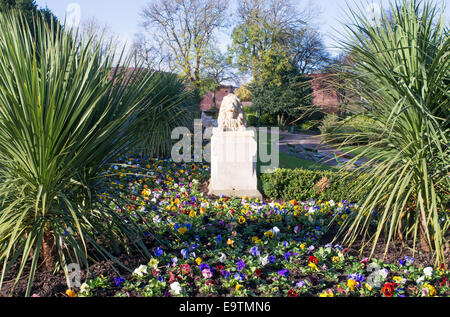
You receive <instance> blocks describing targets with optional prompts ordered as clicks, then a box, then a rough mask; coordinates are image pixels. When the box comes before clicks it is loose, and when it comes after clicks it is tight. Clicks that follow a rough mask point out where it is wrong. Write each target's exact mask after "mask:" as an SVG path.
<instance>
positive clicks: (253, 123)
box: [247, 114, 258, 127]
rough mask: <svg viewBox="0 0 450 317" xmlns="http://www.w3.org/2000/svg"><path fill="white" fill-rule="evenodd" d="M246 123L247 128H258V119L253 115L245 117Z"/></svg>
mask: <svg viewBox="0 0 450 317" xmlns="http://www.w3.org/2000/svg"><path fill="white" fill-rule="evenodd" d="M247 121H248V126H249V127H257V126H258V117H257V116H255V115H254V114H249V115H247Z"/></svg>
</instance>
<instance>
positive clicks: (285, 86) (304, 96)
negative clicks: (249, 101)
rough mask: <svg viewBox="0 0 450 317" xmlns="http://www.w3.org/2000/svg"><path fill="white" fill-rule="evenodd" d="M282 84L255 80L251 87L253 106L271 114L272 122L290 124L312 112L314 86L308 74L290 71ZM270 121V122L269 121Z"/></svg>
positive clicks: (263, 112)
mask: <svg viewBox="0 0 450 317" xmlns="http://www.w3.org/2000/svg"><path fill="white" fill-rule="evenodd" d="M282 79H283V82H282V83H281V85H273V84H272V83H271V82H270V81H267V82H253V83H252V84H251V85H250V86H249V89H250V91H251V93H252V96H253V107H254V108H256V109H258V110H260V111H261V113H262V114H263V115H264V116H270V117H271V119H269V120H270V121H273V122H270V123H275V125H283V126H286V125H289V124H291V123H292V122H294V121H297V120H298V119H299V118H300V117H302V116H303V115H305V114H306V113H311V110H312V109H313V104H312V93H313V90H312V87H311V83H310V79H309V78H308V77H306V76H303V75H300V74H297V73H295V72H289V73H287V74H285V75H284V76H283V77H282ZM267 123H269V122H267Z"/></svg>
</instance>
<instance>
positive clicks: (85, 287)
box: [80, 283, 90, 293]
mask: <svg viewBox="0 0 450 317" xmlns="http://www.w3.org/2000/svg"><path fill="white" fill-rule="evenodd" d="M89 290H90V288H89V285H87V284H86V283H83V284H81V286H80V292H81V293H87V292H89Z"/></svg>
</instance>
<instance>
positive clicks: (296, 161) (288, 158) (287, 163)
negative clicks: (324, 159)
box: [280, 153, 338, 171]
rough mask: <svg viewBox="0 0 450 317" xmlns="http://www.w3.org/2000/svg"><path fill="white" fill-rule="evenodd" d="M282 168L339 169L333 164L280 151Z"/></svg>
mask: <svg viewBox="0 0 450 317" xmlns="http://www.w3.org/2000/svg"><path fill="white" fill-rule="evenodd" d="M280 168H285V169H296V168H303V169H307V170H314V171H316V170H319V171H337V170H338V169H337V168H335V167H333V166H328V165H325V164H320V163H316V162H313V161H308V160H304V159H301V158H298V157H295V156H292V155H289V154H286V153H280Z"/></svg>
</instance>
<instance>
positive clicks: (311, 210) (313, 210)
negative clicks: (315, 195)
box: [308, 207, 316, 214]
mask: <svg viewBox="0 0 450 317" xmlns="http://www.w3.org/2000/svg"><path fill="white" fill-rule="evenodd" d="M315 212H316V209H315V208H314V207H309V208H308V213H310V214H313V213H315Z"/></svg>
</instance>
